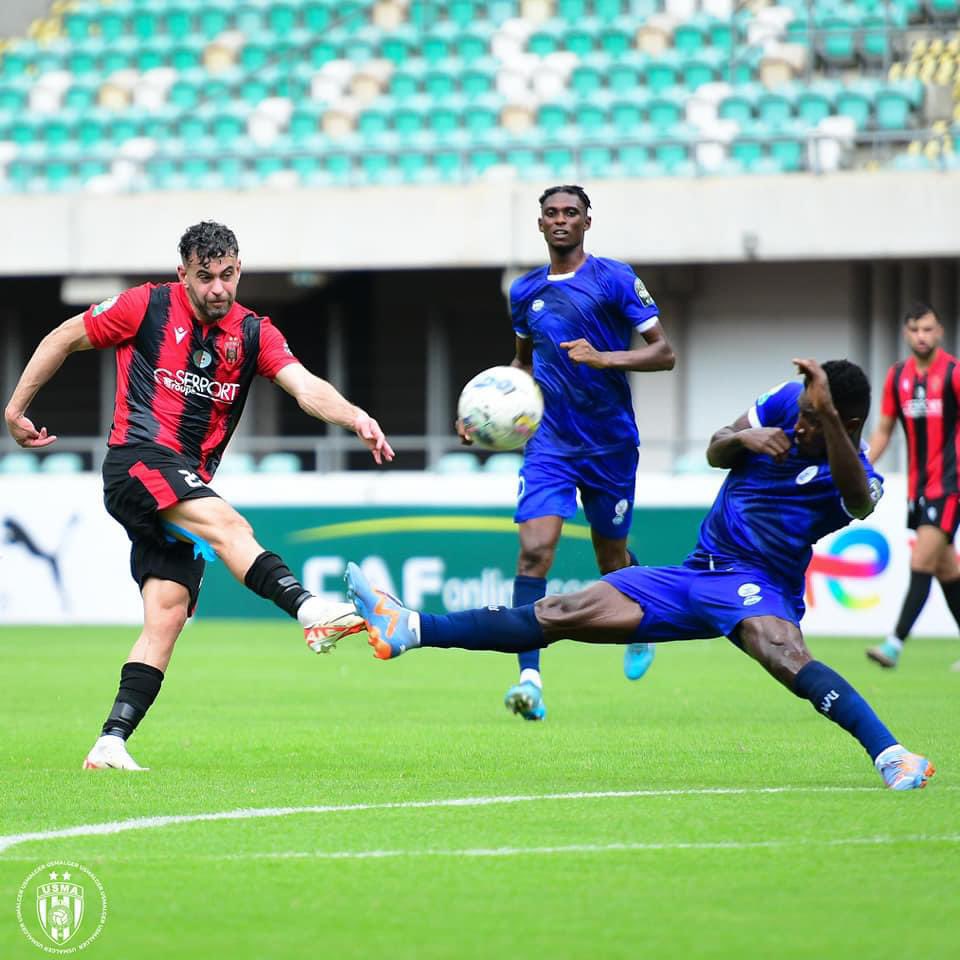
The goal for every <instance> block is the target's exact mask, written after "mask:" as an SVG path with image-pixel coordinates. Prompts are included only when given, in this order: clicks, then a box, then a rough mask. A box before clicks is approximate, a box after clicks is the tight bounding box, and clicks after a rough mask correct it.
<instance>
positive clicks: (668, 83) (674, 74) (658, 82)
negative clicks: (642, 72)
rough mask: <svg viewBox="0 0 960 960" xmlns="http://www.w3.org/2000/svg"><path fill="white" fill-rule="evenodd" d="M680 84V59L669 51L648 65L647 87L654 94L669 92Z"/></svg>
mask: <svg viewBox="0 0 960 960" xmlns="http://www.w3.org/2000/svg"><path fill="white" fill-rule="evenodd" d="M679 83H680V57H679V56H678V55H677V54H676V53H675V52H674V51H672V50H667V51H665V52H664V53H662V54H660V55H659V56H658V57H656V58H654V59H651V60H650V62H649V63H648V64H647V86H648V87H649V88H650V91H651V92H652V93H660V92H661V91H662V90H669V89H670V88H671V87H675V86H677V85H678V84H679Z"/></svg>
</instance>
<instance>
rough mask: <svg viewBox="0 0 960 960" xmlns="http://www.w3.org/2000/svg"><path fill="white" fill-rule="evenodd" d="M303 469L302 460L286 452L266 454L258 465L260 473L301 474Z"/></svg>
mask: <svg viewBox="0 0 960 960" xmlns="http://www.w3.org/2000/svg"><path fill="white" fill-rule="evenodd" d="M302 468H303V464H301V462H300V458H299V457H298V456H297V455H296V454H295V453H290V452H288V451H285V450H276V451H274V452H273V453H268V454H265V455H264V456H263V457H261V458H260V462H259V463H258V464H257V472H258V473H299V472H300V471H301V469H302Z"/></svg>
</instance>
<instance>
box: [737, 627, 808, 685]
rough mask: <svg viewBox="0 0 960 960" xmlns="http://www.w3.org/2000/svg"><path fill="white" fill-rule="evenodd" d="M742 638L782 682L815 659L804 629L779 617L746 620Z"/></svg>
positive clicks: (741, 634)
mask: <svg viewBox="0 0 960 960" xmlns="http://www.w3.org/2000/svg"><path fill="white" fill-rule="evenodd" d="M739 638H740V642H741V643H742V644H743V648H744V650H746V651H747V653H749V654H750V656H751V657H753V658H754V660H756V661H757V662H758V663H759V664H761V665H762V666H763V667H764V669H765V670H766V671H767V672H768V673H770V674H772V675H773V676H774V677H776V678H777V680H779V681H780V682H781V683H786V684H789V683H790V682H791V681H792V679H793V677H795V676H796V674H797V673H798V672H799V670H800V669H801V667H803V666H804V664H806V663H808V662H809V661H810V659H811V658H810V652H809V650H807V645H806V643H804V640H803V635H802V634H801V633H800V631H799V630H798V629H797V628H796V627H795V626H794V625H793V624H791V623H788V622H787V621H785V620H779V619H777V618H775V617H757V618H754V619H751V620H745V621H744V622H743V623H742V624H741V626H740V629H739Z"/></svg>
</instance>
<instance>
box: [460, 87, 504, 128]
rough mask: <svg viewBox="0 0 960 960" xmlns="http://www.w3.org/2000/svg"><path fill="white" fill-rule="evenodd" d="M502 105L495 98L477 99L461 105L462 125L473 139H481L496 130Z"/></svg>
mask: <svg viewBox="0 0 960 960" xmlns="http://www.w3.org/2000/svg"><path fill="white" fill-rule="evenodd" d="M501 108H502V103H501V101H500V100H499V98H497V97H496V96H487V97H485V98H477V99H475V100H472V101H469V102H467V103H465V104H463V125H464V127H466V129H467V131H468V132H469V133H470V135H471V136H473V137H483V136H485V135H486V134H488V133H489V132H490V131H492V130H496V129H497V127H498V125H499V122H500V110H501Z"/></svg>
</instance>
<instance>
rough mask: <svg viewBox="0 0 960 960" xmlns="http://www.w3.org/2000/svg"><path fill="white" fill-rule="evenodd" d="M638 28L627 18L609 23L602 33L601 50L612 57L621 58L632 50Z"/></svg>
mask: <svg viewBox="0 0 960 960" xmlns="http://www.w3.org/2000/svg"><path fill="white" fill-rule="evenodd" d="M636 26H637V25H636V24H635V23H634V22H633V21H631V20H628V19H627V18H625V17H623V18H619V19H617V20H614V21H612V22H610V23H608V24H607V25H606V26H605V27H604V28H603V30H602V31H601V32H600V49H601V50H602V51H603V52H604V53H609V54H610V56H612V57H620V56H622V55H623V54H625V53H626V52H627V51H628V50H632V49H633V48H634V47H633V35H634V32H635V31H636Z"/></svg>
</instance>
